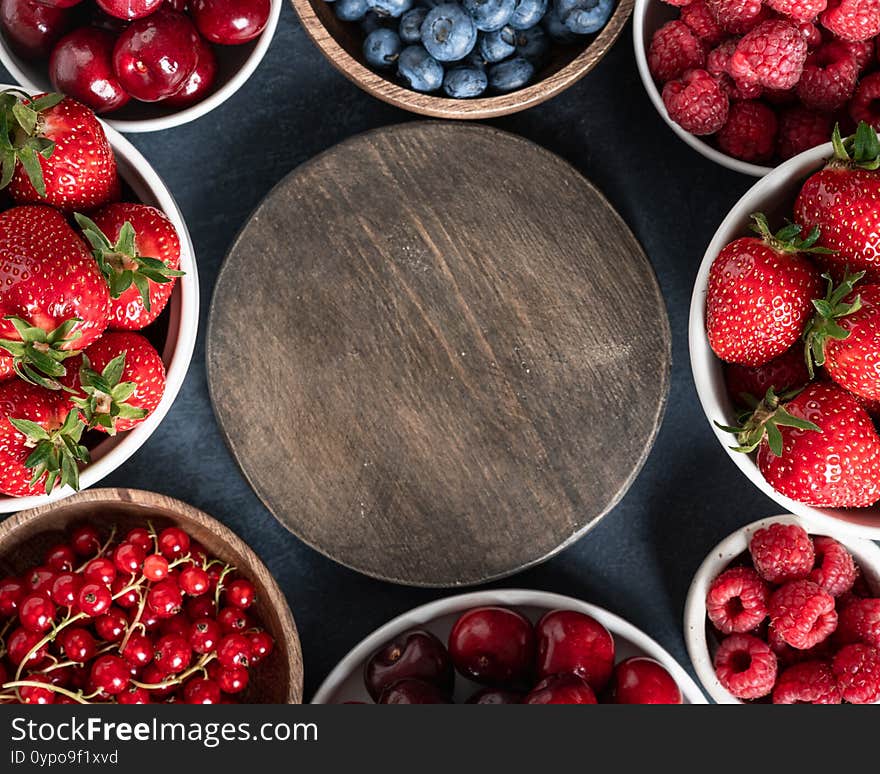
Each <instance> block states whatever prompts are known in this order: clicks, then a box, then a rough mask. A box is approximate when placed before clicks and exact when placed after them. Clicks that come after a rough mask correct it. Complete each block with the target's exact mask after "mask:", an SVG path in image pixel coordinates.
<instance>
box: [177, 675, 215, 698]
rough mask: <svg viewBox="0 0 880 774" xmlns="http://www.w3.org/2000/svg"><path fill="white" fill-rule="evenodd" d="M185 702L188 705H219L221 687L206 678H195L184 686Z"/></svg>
mask: <svg viewBox="0 0 880 774" xmlns="http://www.w3.org/2000/svg"><path fill="white" fill-rule="evenodd" d="M183 700H184V701H185V702H186V703H187V704H219V703H220V686H219V685H217V683H215V682H214V681H213V680H209V679H207V678H205V677H193V678H192V679H190V680H187V681H186V684H185V685H184V686H183Z"/></svg>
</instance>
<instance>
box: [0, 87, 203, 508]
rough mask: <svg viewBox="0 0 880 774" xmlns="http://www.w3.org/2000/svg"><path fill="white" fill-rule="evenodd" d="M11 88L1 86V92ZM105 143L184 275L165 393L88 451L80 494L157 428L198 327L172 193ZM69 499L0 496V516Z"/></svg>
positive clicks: (130, 150)
mask: <svg viewBox="0 0 880 774" xmlns="http://www.w3.org/2000/svg"><path fill="white" fill-rule="evenodd" d="M6 88H10V87H9V86H3V85H0V90H2V89H6ZM104 130H105V131H106V132H107V138H108V139H109V140H110V145H111V146H112V147H113V151H114V153H115V154H116V162H117V164H118V166H119V174H120V176H121V177H122V178H123V180H125V182H126V183H128V185H129V186H130V187H131V189H132V190H133V191H134V194H135V196H136V197H137V199H138V200H140V201H142V202H144V203H145V204H151V205H153V206H154V207H158V208H159V209H160V210H162V212H164V213H165V214H166V215H167V216H168V217H169V218H170V219H171V222H172V223H173V224H174V227H175V228H176V229H177V232H178V234H180V269H181V271H184V272H186V274H185V275H184V276H183V277H180V278H179V279H178V280H177V284H176V285H175V287H174V291H173V293H172V294H171V298H170V299H169V301H168V308H167V312H163V314H169V313H170V317H169V321H168V335H167V338H166V339H165V346H164V348H162V350H161V355H162V359H163V361H164V362H165V369H166V385H165V394H164V395H163V396H162V400H161V401H160V402H159V405H158V406H157V407H156V410H155V411H154V412H153V413H152V414H150V416H149V417H147V419H145V420H144V421H143V422H141V424H139V425H138V426H137V427H135V428H134V429H132V430H129V431H128V432H125V433H120V434H119V435H117V436H114V437H113V438H110V437H108V438H107V440H105V441H102V442H101V443H100V444H99V445H98V446H96V447H95V448H94V449H92V461H91V463H90V464H89V465H87V466H86V467H85V468H83V470H82V471H81V473H80V487H81V488H82V489H85V488H87V487H90V486H93V485H94V484H96V483H97V482H98V481H100V480H101V479H102V478H104V477H105V476H106V475H108V474H109V473H111V472H112V471H114V470H116V468H118V467H119V466H120V465H121V464H122V463H123V462H125V461H126V460H127V459H128V458H129V457H131V455H132V454H134V453H135V452H136V451H137V450H138V449H139V448H140V447H141V446H143V444H144V443H145V442H146V440H147V438H149V437H150V436H151V435H152V434H153V431H154V430H155V429H156V428H157V427H158V426H159V423H160V422H161V421H162V419H163V418H164V416H165V415H166V414H167V413H168V409H169V408H171V404H172V403H173V402H174V399H175V397H177V393H178V392H179V391H180V387H181V385H182V384H183V379H184V377H185V376H186V371H187V369H188V368H189V361H190V359H191V358H192V353H193V348H194V347H195V343H196V333H197V332H198V326H199V277H198V270H197V269H196V259H195V252H194V251H193V245H192V240H191V239H190V236H189V231H188V230H187V228H186V223H184V222H183V215H181V213H180V209H179V208H178V207H177V203H176V202H175V201H174V197H172V195H171V192H170V191H169V190H168V189H167V188H166V187H165V184H164V183H163V182H162V180H161V178H160V177H159V176H158V175H157V174H156V171H155V170H154V169H153V168H152V167H151V166H150V164H149V162H148V161H147V160H146V159H145V158H144V157H143V156H142V155H141V154H140V153H139V152H138V150H137V149H136V148H135V147H134V146H133V145H132V144H131V143H130V142H128V140H126V139H125V138H124V137H122V135H120V134H119V133H118V132H116V131H114V130H113V129H111V128H109V127H107V126H105V127H104ZM71 494H73V490H72V489H70V488H69V487H66V488H64V489H61V490H56V491H55V492H53V493H52V494H51V495H40V496H36V497H5V496H3V495H0V513H11V512H13V511H23V510H25V509H27V508H36V507H38V506H40V505H45V504H46V503H48V502H51V501H53V500H60V499H61V498H63V497H68V496H70V495H71Z"/></svg>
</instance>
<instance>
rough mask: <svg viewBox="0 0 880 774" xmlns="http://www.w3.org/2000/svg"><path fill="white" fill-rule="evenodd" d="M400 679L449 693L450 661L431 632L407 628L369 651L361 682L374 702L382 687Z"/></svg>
mask: <svg viewBox="0 0 880 774" xmlns="http://www.w3.org/2000/svg"><path fill="white" fill-rule="evenodd" d="M402 680H415V681H417V682H425V683H431V684H433V685H436V686H438V687H439V689H440V690H441V692H443V693H444V694H446V695H452V689H453V683H454V681H455V672H454V670H453V668H452V661H451V660H450V658H449V653H448V652H447V651H446V648H444V647H443V643H442V642H440V640H439V639H437V637H435V636H434V635H433V634H432V633H431V632H429V631H426V630H424V629H410V630H409V631H405V632H403V633H402V634H399V635H398V636H397V637H395V638H394V639H393V640H391V641H390V642H387V643H385V645H383V646H382V647H381V648H379V650H377V651H376V652H375V653H373V655H372V656H370V658H369V660H368V661H367V663H366V665H365V666H364V685H365V686H366V688H367V691H368V692H369V694H370V696H372V697H373V699H374V700H376V701H379V699H380V696H381V694H382V692H383V691H384V690H385V689H386V688H388V687H389V686H392V685H393V684H394V683H396V682H398V681H402Z"/></svg>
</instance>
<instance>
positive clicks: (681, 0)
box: [663, 0, 692, 8]
mask: <svg viewBox="0 0 880 774" xmlns="http://www.w3.org/2000/svg"><path fill="white" fill-rule="evenodd" d="M663 2H664V3H666V5H674V6H675V7H676V8H683V7H685V6H688V5H690V4H691V2H692V0H663Z"/></svg>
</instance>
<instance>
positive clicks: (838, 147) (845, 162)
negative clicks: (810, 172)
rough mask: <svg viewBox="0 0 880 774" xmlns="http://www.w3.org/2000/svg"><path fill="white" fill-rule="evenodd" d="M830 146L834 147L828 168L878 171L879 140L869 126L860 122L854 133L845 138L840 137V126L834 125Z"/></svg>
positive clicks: (879, 158) (879, 166)
mask: <svg viewBox="0 0 880 774" xmlns="http://www.w3.org/2000/svg"><path fill="white" fill-rule="evenodd" d="M831 144H832V145H833V146H834V156H833V157H832V158H831V159H830V161H829V166H833V167H837V166H845V167H850V168H852V167H858V168H859V169H867V170H875V169H880V138H878V137H877V132H876V130H875V129H874V127H872V126H871V125H870V124H867V123H865V122H864V121H862V122H860V123H859V125H858V128H857V129H856V133H855V134H853V135H850V136H849V137H846V138H844V137H842V136H841V134H840V126H839V125H835V127H834V133H833V134H832V135H831Z"/></svg>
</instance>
